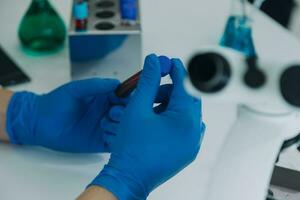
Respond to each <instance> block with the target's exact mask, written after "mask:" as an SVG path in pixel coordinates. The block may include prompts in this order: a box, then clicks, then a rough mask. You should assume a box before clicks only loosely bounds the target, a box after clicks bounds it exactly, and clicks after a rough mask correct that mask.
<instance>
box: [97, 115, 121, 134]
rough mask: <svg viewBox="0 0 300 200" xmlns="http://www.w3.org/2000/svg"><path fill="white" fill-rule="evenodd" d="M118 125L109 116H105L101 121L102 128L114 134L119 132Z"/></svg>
mask: <svg viewBox="0 0 300 200" xmlns="http://www.w3.org/2000/svg"><path fill="white" fill-rule="evenodd" d="M118 126H119V124H118V123H116V122H114V121H111V120H110V119H109V118H108V117H107V116H106V117H104V118H103V119H102V120H101V122H100V127H101V129H102V130H104V131H105V132H109V133H111V134H112V135H116V134H117V130H118Z"/></svg>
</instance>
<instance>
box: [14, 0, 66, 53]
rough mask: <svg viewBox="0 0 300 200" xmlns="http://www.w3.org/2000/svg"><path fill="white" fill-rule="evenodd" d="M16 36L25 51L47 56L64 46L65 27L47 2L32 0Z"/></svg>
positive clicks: (44, 0) (46, 0)
mask: <svg viewBox="0 0 300 200" xmlns="http://www.w3.org/2000/svg"><path fill="white" fill-rule="evenodd" d="M18 34H19V38H20V41H21V44H22V46H23V47H24V48H25V50H26V51H29V52H30V53H34V54H36V53H38V54H47V53H51V52H55V51H57V50H59V49H60V48H61V47H62V46H63V45H64V41H65V37H66V27H65V24H64V22H63V20H62V19H61V17H60V16H59V15H58V14H57V12H56V11H55V10H54V8H53V7H52V5H51V4H50V3H49V1H48V0H32V1H31V4H30V6H29V8H28V10H27V11H26V13H25V15H24V17H23V19H22V20H21V23H20V26H19V31H18Z"/></svg>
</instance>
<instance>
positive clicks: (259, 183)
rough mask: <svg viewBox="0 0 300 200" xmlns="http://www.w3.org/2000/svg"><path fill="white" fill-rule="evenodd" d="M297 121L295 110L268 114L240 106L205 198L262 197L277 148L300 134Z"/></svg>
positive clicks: (248, 199)
mask: <svg viewBox="0 0 300 200" xmlns="http://www.w3.org/2000/svg"><path fill="white" fill-rule="evenodd" d="M299 123H300V119H299V118H298V115H297V114H295V113H288V114H275V115H269V114H264V113H258V112H256V111H253V110H251V109H249V108H246V107H243V106H240V107H239V110H238V118H237V121H236V122H235V124H234V125H233V127H232V129H231V132H230V133H229V134H228V135H227V138H226V140H225V142H224V143H223V147H222V148H221V150H220V152H219V154H218V157H217V160H216V163H215V166H214V168H213V169H212V170H213V174H212V176H211V177H210V184H209V185H208V187H207V188H208V190H207V196H206V198H205V199H206V200H220V199H222V200H265V198H266V195H267V190H268V187H269V184H270V180H271V176H272V172H273V168H274V165H275V161H276V158H277V156H278V153H279V151H280V148H281V146H282V144H283V142H284V140H286V139H288V138H291V137H294V136H296V135H297V133H299V132H297V124H299ZM298 130H299V129H298Z"/></svg>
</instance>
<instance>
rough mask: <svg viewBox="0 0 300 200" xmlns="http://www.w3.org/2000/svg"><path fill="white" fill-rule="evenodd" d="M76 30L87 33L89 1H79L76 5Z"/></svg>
mask: <svg viewBox="0 0 300 200" xmlns="http://www.w3.org/2000/svg"><path fill="white" fill-rule="evenodd" d="M74 18H75V30H76V31H86V30H87V24H88V4H87V1H79V2H76V3H75V5H74Z"/></svg>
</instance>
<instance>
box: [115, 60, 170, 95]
mask: <svg viewBox="0 0 300 200" xmlns="http://www.w3.org/2000/svg"><path fill="white" fill-rule="evenodd" d="M159 62H160V66H161V68H160V69H161V77H165V76H166V75H168V74H169V73H170V71H171V67H172V64H171V61H170V59H169V58H168V57H166V56H159ZM141 73H142V71H139V72H137V73H136V74H134V75H133V76H131V77H130V78H128V79H127V80H126V81H124V82H123V83H122V84H120V85H119V87H118V88H117V89H116V91H115V94H116V96H117V97H121V98H125V97H127V96H129V95H130V94H131V93H132V92H133V91H134V90H135V88H136V86H137V84H138V81H139V79H140V76H141Z"/></svg>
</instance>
